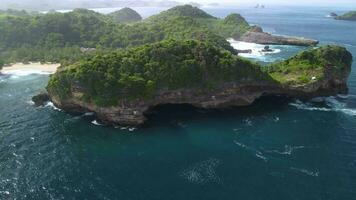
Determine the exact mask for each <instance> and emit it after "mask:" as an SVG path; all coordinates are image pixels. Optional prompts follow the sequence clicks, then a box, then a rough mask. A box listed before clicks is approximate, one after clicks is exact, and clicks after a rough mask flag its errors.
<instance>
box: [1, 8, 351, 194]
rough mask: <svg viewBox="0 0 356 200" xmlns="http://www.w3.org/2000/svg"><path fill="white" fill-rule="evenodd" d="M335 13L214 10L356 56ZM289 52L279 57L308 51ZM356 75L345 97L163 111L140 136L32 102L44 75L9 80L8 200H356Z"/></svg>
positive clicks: (4, 135) (5, 129)
mask: <svg viewBox="0 0 356 200" xmlns="http://www.w3.org/2000/svg"><path fill="white" fill-rule="evenodd" d="M334 10H336V11H338V12H343V11H345V10H343V9H330V8H313V9H311V8H278V9H277V8H267V9H264V10H262V9H259V10H256V9H249V8H248V9H247V8H244V9H239V10H233V9H215V10H212V9H209V10H208V12H210V13H212V14H214V15H216V16H219V17H223V16H225V15H227V14H228V13H230V12H239V13H241V14H242V15H243V16H245V17H246V18H247V19H248V21H249V22H250V23H253V24H258V25H261V26H262V27H263V28H264V29H265V30H267V31H270V32H273V33H275V34H283V35H297V36H304V37H310V38H315V39H318V40H320V41H321V43H323V44H330V43H333V44H334V43H335V44H340V45H344V46H346V47H347V48H348V49H349V50H350V51H351V52H352V53H353V54H354V55H355V56H356V23H355V22H346V21H334V20H332V19H328V18H325V15H327V14H328V13H329V12H331V11H334ZM288 48H289V49H290V50H288V51H283V50H282V52H281V53H279V54H275V55H274V56H279V57H287V56H290V55H291V54H294V53H296V52H297V51H298V50H300V49H299V48H296V47H288ZM355 67H356V63H355V62H354V65H353V68H354V70H353V72H352V74H351V76H350V79H349V88H350V94H349V95H347V96H338V97H328V98H323V99H322V102H301V101H298V100H287V99H278V98H269V99H262V100H259V101H257V102H256V103H255V104H254V105H252V106H248V107H243V108H229V109H225V110H211V111H207V110H201V109H194V108H191V107H188V106H177V107H170V106H163V107H160V108H157V109H156V111H155V112H154V113H152V114H151V115H150V121H149V122H148V124H147V125H146V126H145V127H143V128H140V129H138V130H135V131H131V132H130V131H128V130H121V129H120V127H118V128H113V127H104V126H95V125H93V124H92V123H90V122H91V120H92V119H88V118H86V117H82V116H72V115H69V114H66V113H64V112H61V111H57V110H55V109H53V108H52V107H50V106H47V107H40V108H36V107H34V106H33V105H31V103H30V99H31V97H32V96H33V95H34V94H36V93H38V92H39V91H41V90H43V89H44V87H45V85H46V82H47V80H48V76H47V75H38V74H37V75H36V74H34V75H28V76H20V77H16V76H10V77H4V76H3V77H0V113H1V115H0V199H34V200H42V199H130V200H136V199H145V200H147V199H187V200H188V199H254V200H255V199H281V200H284V199H313V200H314V199H322V200H327V199H335V200H341V199H343V200H348V199H350V200H352V199H356V82H355V80H356V79H355V78H356V69H355Z"/></svg>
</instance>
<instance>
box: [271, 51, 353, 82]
mask: <svg viewBox="0 0 356 200" xmlns="http://www.w3.org/2000/svg"><path fill="white" fill-rule="evenodd" d="M351 63H352V55H351V54H350V53H349V52H348V51H347V50H346V48H344V47H339V46H329V45H328V46H323V47H320V48H318V49H310V50H307V51H303V52H301V53H299V54H297V55H296V56H294V57H292V58H289V59H287V60H285V61H283V62H280V63H275V64H271V65H269V66H267V71H268V72H269V73H270V74H271V76H272V77H274V78H275V79H276V80H278V81H280V82H282V83H290V84H306V83H309V82H311V81H314V80H316V79H322V78H324V77H323V76H324V70H325V68H329V69H330V70H333V71H334V72H335V73H337V72H344V71H347V70H350V66H351ZM313 77H314V78H313Z"/></svg>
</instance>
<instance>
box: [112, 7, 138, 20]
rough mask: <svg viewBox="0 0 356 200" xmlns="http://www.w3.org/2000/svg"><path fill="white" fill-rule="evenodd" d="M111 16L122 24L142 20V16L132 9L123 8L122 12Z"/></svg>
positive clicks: (116, 12)
mask: <svg viewBox="0 0 356 200" xmlns="http://www.w3.org/2000/svg"><path fill="white" fill-rule="evenodd" d="M109 16H110V17H111V18H112V19H114V20H115V21H117V22H121V23H132V22H138V21H141V20H142V17H141V15H140V14H138V13H137V12H136V11H134V10H132V9H131V8H123V9H121V10H118V11H115V12H112V13H110V14H109Z"/></svg>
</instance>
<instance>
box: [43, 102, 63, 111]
mask: <svg viewBox="0 0 356 200" xmlns="http://www.w3.org/2000/svg"><path fill="white" fill-rule="evenodd" d="M44 107H50V108H53V109H54V110H57V111H61V109H59V108H57V107H56V106H55V105H54V104H53V103H52V102H50V101H49V102H47V104H46V105H45V106H44Z"/></svg>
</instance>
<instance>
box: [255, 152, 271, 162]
mask: <svg viewBox="0 0 356 200" xmlns="http://www.w3.org/2000/svg"><path fill="white" fill-rule="evenodd" d="M255 155H256V157H257V158H260V159H262V160H263V161H265V162H267V161H268V159H267V158H266V157H265V156H263V155H262V154H261V153H260V152H259V153H256V154H255Z"/></svg>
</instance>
